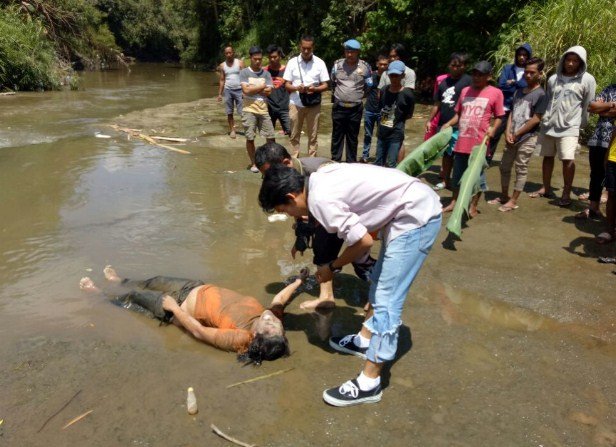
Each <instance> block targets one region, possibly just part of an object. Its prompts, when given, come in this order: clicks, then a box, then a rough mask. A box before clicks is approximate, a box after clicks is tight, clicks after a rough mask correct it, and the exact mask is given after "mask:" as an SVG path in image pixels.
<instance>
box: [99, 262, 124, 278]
mask: <svg viewBox="0 0 616 447" xmlns="http://www.w3.org/2000/svg"><path fill="white" fill-rule="evenodd" d="M103 273H104V274H105V278H106V279H107V281H111V282H121V281H122V278H120V277H119V276H118V274H117V273H116V271H115V269H114V268H113V267H111V266H110V265H108V266H106V267H105V268H104V269H103Z"/></svg>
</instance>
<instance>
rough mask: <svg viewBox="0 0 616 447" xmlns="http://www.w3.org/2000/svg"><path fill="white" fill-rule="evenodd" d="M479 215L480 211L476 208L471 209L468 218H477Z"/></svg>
mask: <svg viewBox="0 0 616 447" xmlns="http://www.w3.org/2000/svg"><path fill="white" fill-rule="evenodd" d="M478 214H479V210H478V209H477V208H475V207H472V206H471V207H470V209H469V210H468V217H470V218H471V219H472V218H473V217H477V215H478Z"/></svg>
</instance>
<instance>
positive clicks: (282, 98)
mask: <svg viewBox="0 0 616 447" xmlns="http://www.w3.org/2000/svg"><path fill="white" fill-rule="evenodd" d="M266 51H267V55H268V58H269V63H268V65H267V67H265V69H264V70H265V71H269V73H270V75H272V81H273V83H274V88H273V89H272V93H270V95H269V97H268V98H267V109H268V112H269V116H270V118H271V119H272V125H273V126H274V127H276V121H280V126H282V131H283V132H284V134H285V135H289V134H290V133H291V120H290V119H289V92H288V91H287V89H286V88H285V81H284V79H283V78H282V77H283V76H284V69H285V68H286V66H285V65H281V64H280V60H281V59H282V58H283V57H284V54H283V52H282V49H281V48H280V47H279V46H278V45H270V46H268V47H267V50H266Z"/></svg>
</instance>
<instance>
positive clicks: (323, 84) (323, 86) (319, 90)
mask: <svg viewBox="0 0 616 447" xmlns="http://www.w3.org/2000/svg"><path fill="white" fill-rule="evenodd" d="M328 88H329V84H328V83H327V81H325V82H321V83H320V84H319V85H318V86H316V87H315V86H312V85H311V86H309V87H308V88H307V89H306V91H307V92H308V93H323V92H324V91H325V90H327V89H328Z"/></svg>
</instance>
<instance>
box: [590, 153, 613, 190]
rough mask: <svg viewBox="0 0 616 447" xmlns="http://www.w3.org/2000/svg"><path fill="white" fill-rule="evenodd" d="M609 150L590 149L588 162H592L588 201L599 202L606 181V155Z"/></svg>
mask: <svg viewBox="0 0 616 447" xmlns="http://www.w3.org/2000/svg"><path fill="white" fill-rule="evenodd" d="M607 151H608V148H605V147H600V146H590V147H589V148H588V161H589V162H590V184H589V186H588V189H589V192H588V200H591V201H593V202H599V201H600V200H601V193H602V192H603V180H605V153H606V152H607Z"/></svg>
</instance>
